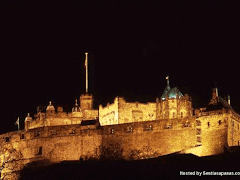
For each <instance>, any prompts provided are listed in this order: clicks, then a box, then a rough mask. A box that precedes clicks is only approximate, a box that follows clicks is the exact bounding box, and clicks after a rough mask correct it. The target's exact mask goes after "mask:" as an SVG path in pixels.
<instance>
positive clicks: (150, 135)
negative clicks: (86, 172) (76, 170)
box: [0, 118, 196, 174]
mask: <svg viewBox="0 0 240 180" xmlns="http://www.w3.org/2000/svg"><path fill="white" fill-rule="evenodd" d="M186 123H187V124H188V126H186ZM0 141H1V145H2V146H1V148H0V152H1V153H0V154H1V155H0V160H1V162H0V165H3V164H4V162H5V164H7V166H5V167H6V168H4V169H3V171H2V173H3V174H4V173H5V174H6V173H10V172H11V171H17V170H21V168H23V166H24V164H27V163H31V162H33V161H39V160H48V161H49V163H56V162H60V161H64V160H79V159H80V158H82V159H84V160H85V159H88V158H96V159H99V158H103V159H104V158H107V159H118V158H123V159H141V158H149V157H157V156H160V155H165V154H170V153H173V152H177V151H182V150H184V149H187V148H191V147H194V146H195V145H196V138H195V120H194V118H192V119H188V118H185V119H184V118H182V119H173V120H171V122H169V121H168V120H158V121H149V122H136V123H127V124H120V125H109V126H103V127H99V128H97V126H95V125H87V126H80V125H67V126H54V127H53V126H46V127H42V128H36V129H29V130H28V131H24V130H21V131H16V132H11V133H6V134H3V135H1V136H0Z"/></svg>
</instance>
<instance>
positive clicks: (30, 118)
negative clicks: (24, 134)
mask: <svg viewBox="0 0 240 180" xmlns="http://www.w3.org/2000/svg"><path fill="white" fill-rule="evenodd" d="M31 121H32V117H31V116H30V113H28V115H27V117H26V118H25V121H24V123H25V130H28V129H29V124H30V122H31Z"/></svg>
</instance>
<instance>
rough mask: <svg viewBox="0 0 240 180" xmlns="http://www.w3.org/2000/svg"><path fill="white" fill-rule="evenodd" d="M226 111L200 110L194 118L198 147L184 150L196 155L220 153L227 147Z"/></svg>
mask: <svg viewBox="0 0 240 180" xmlns="http://www.w3.org/2000/svg"><path fill="white" fill-rule="evenodd" d="M228 116H229V114H228V113H225V112H224V111H223V110H218V111H209V112H202V113H201V114H199V117H197V118H196V138H197V144H198V145H199V147H198V148H194V149H189V150H187V151H186V152H187V153H192V154H195V155H197V156H210V155H215V154H221V153H223V152H224V148H226V147H227V145H228V144H227V132H228Z"/></svg>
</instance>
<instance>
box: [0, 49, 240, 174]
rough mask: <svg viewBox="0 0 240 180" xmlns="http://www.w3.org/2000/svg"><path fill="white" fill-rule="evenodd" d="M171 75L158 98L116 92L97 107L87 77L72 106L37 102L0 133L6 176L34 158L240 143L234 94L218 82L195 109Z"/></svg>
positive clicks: (145, 153)
mask: <svg viewBox="0 0 240 180" xmlns="http://www.w3.org/2000/svg"><path fill="white" fill-rule="evenodd" d="M86 58H87V54H86ZM86 65H87V59H86ZM86 69H87V68H86ZM86 77H87V70H86ZM166 81H167V86H166V88H165V90H164V92H163V93H162V96H161V97H159V98H157V99H156V101H155V102H148V103H139V102H126V100H125V99H124V98H123V97H116V98H115V99H114V102H113V103H112V104H107V106H106V107H103V106H102V105H99V109H93V96H92V95H91V94H89V93H88V89H87V78H86V93H85V94H82V95H81V96H80V103H79V105H78V100H76V103H75V106H74V107H73V108H72V112H63V108H62V107H56V109H55V107H54V104H52V103H51V101H50V102H49V105H48V106H47V108H46V110H44V109H41V108H38V110H37V114H36V115H35V116H34V118H32V117H31V116H30V114H28V115H27V117H26V119H25V128H24V129H23V130H18V131H15V132H8V133H5V134H2V135H0V141H1V147H0V167H1V177H2V178H3V177H8V178H9V179H11V178H12V179H17V178H18V174H19V172H20V171H21V170H22V169H23V168H24V167H25V166H27V165H28V164H29V163H31V162H36V161H43V160H47V162H48V163H58V162H61V161H66V160H80V159H82V160H87V159H89V158H95V159H101V158H106V159H112V160H114V159H119V158H120V159H126V160H136V159H147V158H154V157H158V156H163V155H167V154H171V153H181V154H194V155H197V156H210V155H215V154H221V153H223V152H224V149H225V148H228V147H232V146H239V145H240V133H239V132H240V131H239V127H240V116H239V115H238V114H237V113H236V112H235V111H234V110H233V108H232V107H231V105H230V98H228V100H225V99H223V98H222V97H220V96H219V95H218V89H217V88H214V89H213V90H212V98H211V100H210V102H209V104H208V105H207V106H206V107H204V108H200V109H195V110H194V109H193V107H192V99H191V97H190V96H189V95H187V94H185V95H183V94H182V93H181V92H180V91H179V90H178V88H177V87H174V88H171V87H170V83H169V77H166Z"/></svg>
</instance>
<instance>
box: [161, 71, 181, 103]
mask: <svg viewBox="0 0 240 180" xmlns="http://www.w3.org/2000/svg"><path fill="white" fill-rule="evenodd" d="M166 80H167V86H166V88H165V90H164V91H163V94H162V96H161V99H162V100H165V99H166V96H168V97H169V98H177V95H178V96H180V97H181V96H183V94H182V93H181V92H180V91H179V90H178V88H177V87H174V88H172V89H171V87H170V85H169V76H167V77H166Z"/></svg>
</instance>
